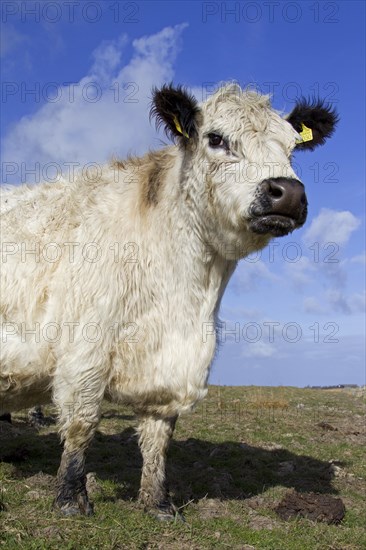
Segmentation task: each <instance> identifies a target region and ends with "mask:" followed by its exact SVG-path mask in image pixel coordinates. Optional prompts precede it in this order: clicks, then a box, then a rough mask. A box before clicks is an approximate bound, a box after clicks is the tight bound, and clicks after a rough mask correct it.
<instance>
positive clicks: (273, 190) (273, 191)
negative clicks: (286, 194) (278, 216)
mask: <svg viewBox="0 0 366 550" xmlns="http://www.w3.org/2000/svg"><path fill="white" fill-rule="evenodd" d="M269 195H270V196H271V197H274V198H275V199H279V198H280V197H282V195H283V190H282V189H281V188H280V187H277V186H275V185H271V186H270V188H269Z"/></svg>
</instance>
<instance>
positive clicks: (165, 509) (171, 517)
mask: <svg viewBox="0 0 366 550" xmlns="http://www.w3.org/2000/svg"><path fill="white" fill-rule="evenodd" d="M148 513H149V514H150V515H151V516H153V517H154V518H155V519H157V520H159V521H182V522H185V519H184V516H183V514H181V512H179V510H178V508H176V507H175V506H174V504H172V503H170V502H169V503H164V504H159V505H158V506H156V507H155V508H152V509H150V510H149V511H148Z"/></svg>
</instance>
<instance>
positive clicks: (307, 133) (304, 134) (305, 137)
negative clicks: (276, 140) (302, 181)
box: [296, 122, 313, 143]
mask: <svg viewBox="0 0 366 550" xmlns="http://www.w3.org/2000/svg"><path fill="white" fill-rule="evenodd" d="M299 134H300V136H301V138H302V139H301V141H300V140H299V139H298V140H297V141H296V143H304V141H311V140H312V139H313V131H312V129H311V128H308V127H307V126H305V124H304V123H303V122H302V123H301V132H299Z"/></svg>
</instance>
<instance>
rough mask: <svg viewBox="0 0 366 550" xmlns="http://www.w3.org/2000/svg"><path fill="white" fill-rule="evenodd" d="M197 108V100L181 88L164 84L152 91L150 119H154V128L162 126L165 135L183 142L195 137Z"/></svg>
mask: <svg viewBox="0 0 366 550" xmlns="http://www.w3.org/2000/svg"><path fill="white" fill-rule="evenodd" d="M199 111H200V109H199V107H198V104H197V100H196V99H195V98H194V97H193V96H192V95H191V94H190V93H189V92H187V90H185V89H184V88H183V87H182V86H177V87H173V86H172V84H164V86H163V87H162V88H160V89H157V88H154V89H153V100H152V106H151V110H150V119H151V118H154V117H155V119H156V127H157V128H160V126H164V128H165V132H166V134H167V135H168V136H169V137H170V138H172V139H173V140H174V138H176V137H180V138H182V139H183V141H184V142H185V141H186V140H189V139H190V138H194V137H195V136H196V135H197V123H198V120H197V119H198V114H199Z"/></svg>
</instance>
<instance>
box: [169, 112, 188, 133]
mask: <svg viewBox="0 0 366 550" xmlns="http://www.w3.org/2000/svg"><path fill="white" fill-rule="evenodd" d="M173 122H174V124H175V127H176V129H177V130H178V132H179V133H180V134H182V136H184V137H186V138H189V135H188V134H187V132H183V130H182V128H181V125H180V124H179V121H178V119H177V117H176V116H174V117H173Z"/></svg>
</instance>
